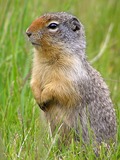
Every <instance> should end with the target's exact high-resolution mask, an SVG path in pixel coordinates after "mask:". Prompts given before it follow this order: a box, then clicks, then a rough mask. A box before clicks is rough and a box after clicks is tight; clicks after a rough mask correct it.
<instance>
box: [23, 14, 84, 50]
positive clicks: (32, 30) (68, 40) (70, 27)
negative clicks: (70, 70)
mask: <svg viewBox="0 0 120 160" xmlns="http://www.w3.org/2000/svg"><path fill="white" fill-rule="evenodd" d="M26 34H27V36H28V37H29V40H30V42H31V43H32V44H33V46H34V47H35V48H36V49H37V50H41V49H42V50H43V51H50V50H51V51H53V50H56V49H58V50H59V51H60V50H64V51H65V49H67V50H69V51H71V53H73V52H74V51H75V50H77V51H78V50H81V51H84V50H85V47H86V43H85V35H84V28H83V25H82V24H81V23H80V22H79V20H78V19H77V18H76V17H75V16H73V15H71V14H68V13H65V12H58V13H47V14H44V15H43V16H41V17H40V18H38V19H36V20H35V21H33V22H32V24H31V25H30V26H29V28H28V29H27V30H26Z"/></svg>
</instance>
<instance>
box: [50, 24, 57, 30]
mask: <svg viewBox="0 0 120 160" xmlns="http://www.w3.org/2000/svg"><path fill="white" fill-rule="evenodd" d="M57 27H58V24H57V23H50V24H49V26H48V28H49V29H53V30H54V29H56V28H57Z"/></svg>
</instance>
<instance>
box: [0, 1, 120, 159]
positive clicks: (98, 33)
mask: <svg viewBox="0 0 120 160" xmlns="http://www.w3.org/2000/svg"><path fill="white" fill-rule="evenodd" d="M58 11H67V12H70V13H72V14H74V15H76V16H77V17H78V18H79V19H80V21H81V22H82V23H83V24H84V26H85V31H86V41H87V49H86V54H87V57H88V60H89V61H90V62H91V63H92V65H93V66H94V67H95V68H96V69H97V70H98V71H99V72H100V73H101V74H102V76H103V78H104V79H105V81H106V83H107V84H108V86H109V89H110V92H111V98H112V100H113V103H114V107H115V110H116V115H117V123H118V133H117V145H116V147H114V148H113V149H112V150H110V152H109V155H108V156H106V155H105V153H104V151H103V150H101V154H100V157H99V159H111V160H117V159H120V127H119V124H120V111H119V110H120V1H119V0H109V1H105V0H101V1H96V0H90V1H89V0H74V1H73V0H67V1H65V0H56V1H55V0H53V1H49V0H35V1H32V0H29V1H27V0H24V1H23V0H21V1H19V0H0V160H2V159H8V160H16V159H20V160H34V159H36V160H45V159H46V160H47V159H48V160H55V159H57V155H56V152H59V151H58V148H57V146H56V144H55V143H54V141H55V139H51V138H50V136H49V134H48V129H47V125H46V122H45V119H44V117H43V116H42V111H41V110H40V109H39V107H38V106H37V105H36V103H35V101H34V99H33V96H32V93H31V89H30V86H29V81H30V77H29V73H30V69H31V67H32V66H31V64H32V55H33V51H32V46H31V44H29V43H28V41H27V38H26V35H25V31H26V29H27V27H28V26H29V25H30V24H31V22H32V21H33V20H34V19H35V18H37V17H39V16H40V15H41V14H43V13H46V12H58ZM78 153H79V154H78ZM58 154H60V155H61V157H62V158H63V159H64V160H82V159H85V158H86V159H88V160H92V159H94V153H93V151H92V149H91V148H90V147H88V148H87V151H86V153H85V155H84V153H83V152H82V148H80V146H79V147H76V146H75V144H74V142H72V144H71V146H70V149H69V150H68V149H63V152H60V153H58Z"/></svg>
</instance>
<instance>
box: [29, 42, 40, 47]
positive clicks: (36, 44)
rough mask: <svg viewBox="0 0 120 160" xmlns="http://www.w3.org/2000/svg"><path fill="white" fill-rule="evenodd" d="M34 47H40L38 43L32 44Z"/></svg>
mask: <svg viewBox="0 0 120 160" xmlns="http://www.w3.org/2000/svg"><path fill="white" fill-rule="evenodd" d="M31 43H32V45H33V46H40V45H39V44H38V43H35V42H31Z"/></svg>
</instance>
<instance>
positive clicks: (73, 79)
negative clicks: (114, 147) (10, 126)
mask: <svg viewBox="0 0 120 160" xmlns="http://www.w3.org/2000/svg"><path fill="white" fill-rule="evenodd" d="M26 34H27V36H28V37H29V41H30V42H31V43H32V44H33V46H34V58H33V68H32V78H31V88H32V91H33V95H34V98H35V100H36V102H37V103H38V105H39V106H40V108H41V109H42V110H43V111H44V113H45V116H46V117H47V120H48V121H49V122H50V126H51V130H52V133H54V131H55V130H56V127H57V126H58V125H59V124H62V125H61V128H60V135H61V137H62V139H63V137H65V138H66V139H68V137H69V136H68V135H69V133H70V131H71V130H74V132H75V135H74V138H75V139H76V138H77V139H79V135H80V133H81V132H82V138H83V141H84V142H87V141H88V140H89V131H88V128H89V127H90V129H91V130H92V133H93V137H92V138H93V139H94V140H95V141H96V142H97V143H101V142H107V143H108V142H109V141H111V140H113V141H114V140H115V134H116V116H115V111H114V108H113V104H112V101H111V99H110V95H109V90H108V87H107V85H106V84H105V82H104V81H103V79H102V78H101V75H100V74H99V73H98V72H97V71H96V70H95V69H94V68H93V67H92V66H91V65H90V64H89V63H88V61H87V59H86V55H85V48H86V40H85V33H84V27H83V25H82V24H81V22H80V21H79V20H78V19H77V18H76V17H75V16H73V15H71V14H68V13H65V12H59V13H47V14H44V15H43V16H41V17H39V18H38V19H36V20H35V21H33V23H32V24H31V25H30V27H29V28H28V29H27V31H26ZM88 123H89V127H88Z"/></svg>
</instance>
